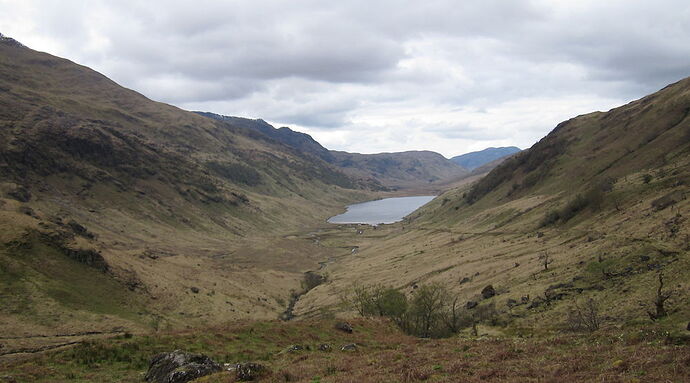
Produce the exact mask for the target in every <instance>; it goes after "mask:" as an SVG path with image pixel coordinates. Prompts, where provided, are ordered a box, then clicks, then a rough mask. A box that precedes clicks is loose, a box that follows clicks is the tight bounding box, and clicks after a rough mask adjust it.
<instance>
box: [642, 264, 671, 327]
mask: <svg viewBox="0 0 690 383" xmlns="http://www.w3.org/2000/svg"><path fill="white" fill-rule="evenodd" d="M672 295H673V291H664V273H663V272H661V271H659V286H658V287H657V289H656V297H655V298H654V311H651V310H647V315H649V318H650V319H651V320H657V319H661V318H663V317H665V316H667V315H668V312H667V311H666V306H665V305H666V301H667V300H668V299H669V298H671V296H672Z"/></svg>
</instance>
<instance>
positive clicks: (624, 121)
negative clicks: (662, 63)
mask: <svg viewBox="0 0 690 383" xmlns="http://www.w3.org/2000/svg"><path fill="white" fill-rule="evenodd" d="M689 111H690V79H685V80H682V81H680V82H678V83H675V84H672V85H669V86H668V87H666V88H664V89H662V90H660V91H659V92H657V93H654V94H652V95H650V96H647V97H644V98H642V99H640V100H638V101H634V102H632V103H630V104H628V105H624V106H621V107H619V108H616V109H613V110H611V111H609V112H595V113H591V114H587V115H583V116H579V117H576V118H573V119H571V120H568V121H566V122H563V123H561V124H559V125H558V126H557V127H556V128H555V129H554V130H553V131H552V132H551V133H550V134H549V135H547V136H546V137H544V138H543V139H542V140H541V141H540V142H538V143H537V144H535V145H534V146H533V147H532V148H530V149H528V150H526V151H524V152H521V153H519V154H517V155H515V156H513V157H512V158H510V159H508V160H507V161H505V162H503V163H502V164H501V165H499V166H498V167H497V168H495V169H494V170H493V171H491V172H490V173H489V174H488V175H487V176H486V177H484V178H482V179H481V180H479V181H477V182H476V183H474V184H473V185H465V186H463V187H460V188H457V189H454V190H451V191H448V192H446V193H444V194H442V195H441V196H439V197H437V198H436V199H435V200H434V201H432V202H431V203H430V204H428V205H426V207H424V208H423V209H421V210H420V211H417V212H415V213H413V214H412V215H411V216H410V217H408V220H407V221H406V222H405V223H402V224H394V225H386V227H379V228H377V230H364V233H363V234H360V235H358V234H356V233H355V229H354V228H347V227H342V229H341V230H342V231H341V232H340V233H339V234H337V238H338V241H339V242H340V243H342V242H345V243H348V244H350V245H351V246H353V247H355V246H356V247H357V254H356V255H353V256H351V257H347V258H342V259H341V260H340V261H339V262H336V263H334V264H332V265H329V267H328V268H327V269H326V271H327V272H328V273H329V275H330V277H331V280H332V282H331V283H330V284H326V285H324V286H319V287H318V288H316V289H314V290H313V291H310V292H309V293H308V294H307V295H306V296H304V297H303V298H302V299H301V300H300V302H299V304H298V305H297V307H296V313H297V314H298V315H302V316H307V317H308V316H313V315H315V313H316V312H317V311H316V308H320V309H319V310H321V311H323V310H324V309H323V307H329V308H330V309H331V310H333V311H334V312H339V310H342V308H339V307H341V306H339V303H338V302H339V299H338V298H337V297H338V295H339V294H342V291H348V290H351V289H352V286H366V285H374V284H382V285H383V286H392V287H393V288H395V289H398V291H401V292H403V293H405V294H406V295H407V296H409V297H413V296H414V291H415V288H416V287H418V286H422V285H425V284H430V283H433V282H438V283H441V284H442V285H443V286H447V288H448V289H450V290H451V293H452V294H453V295H454V296H456V297H457V298H458V301H459V302H460V303H461V305H462V307H463V312H466V313H468V315H470V314H472V313H473V311H472V309H473V307H474V305H475V304H479V307H480V308H481V307H484V306H486V307H495V308H496V309H497V310H498V311H499V312H500V313H502V314H501V315H504V317H503V318H504V319H503V320H505V321H506V323H508V325H507V326H508V328H511V329H516V328H532V329H535V328H538V329H552V330H558V329H563V328H566V327H567V326H568V323H567V320H568V319H567V318H568V313H569V312H571V310H573V309H574V308H575V307H577V305H579V307H582V305H583V304H584V303H585V302H588V301H589V299H592V302H594V304H595V305H596V306H597V308H598V312H599V315H600V316H601V318H602V321H603V323H604V325H603V326H606V327H607V328H636V327H637V326H648V325H651V324H656V325H660V326H662V327H663V328H665V329H666V330H667V331H671V332H676V333H677V332H685V331H686V330H685V329H686V326H687V325H688V317H689V316H690V311H688V310H689V308H688V305H687V304H685V303H684V302H687V301H688V299H689V297H690V285H689V281H690V274H688V270H690V228H689V227H688V221H687V216H688V214H690V213H689V212H690V199H688V198H687V196H688V191H689V188H688V184H689V183H690V171H689V170H688V169H690V119H689V118H688V112H689ZM322 243H328V242H327V241H326V240H322ZM660 274H661V277H660V276H659V275H660ZM659 278H662V279H663V286H662V289H661V290H659ZM489 285H490V286H492V287H493V290H494V291H495V294H496V295H495V296H489V297H488V298H487V297H483V295H482V293H481V292H482V291H483V290H484V289H485V288H486V287H487V286H489ZM658 291H661V292H662V294H663V295H664V296H665V295H667V294H668V296H670V298H669V299H668V300H667V301H666V305H667V306H666V307H667V308H668V309H669V310H668V312H669V314H668V315H667V316H663V317H662V318H660V319H659V320H658V321H651V320H650V315H651V314H648V311H649V312H651V313H654V312H655V311H654V301H655V299H656V298H655V296H657V294H658ZM468 302H470V303H468ZM466 303H467V307H469V309H465V308H464V307H465V304H466ZM463 315H464V314H463ZM654 315H656V314H654ZM499 331H506V330H505V328H504V329H502V330H499ZM509 331H512V330H509Z"/></svg>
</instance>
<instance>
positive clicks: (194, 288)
mask: <svg viewBox="0 0 690 383" xmlns="http://www.w3.org/2000/svg"><path fill="white" fill-rule="evenodd" d="M189 289H190V290H192V292H193V293H194V294H199V288H198V287H194V286H192V287H190V288H189Z"/></svg>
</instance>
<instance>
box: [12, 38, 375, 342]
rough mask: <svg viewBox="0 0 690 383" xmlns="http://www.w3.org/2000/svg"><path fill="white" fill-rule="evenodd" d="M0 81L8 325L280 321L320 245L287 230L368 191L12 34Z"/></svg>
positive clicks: (287, 150)
mask: <svg viewBox="0 0 690 383" xmlns="http://www.w3.org/2000/svg"><path fill="white" fill-rule="evenodd" d="M0 90H1V91H0V227H2V230H1V231H0V273H1V274H2V276H3V278H2V279H0V288H1V289H2V291H3V293H2V295H1V296H0V299H1V301H0V306H1V307H2V310H1V311H0V319H1V320H0V322H1V323H2V325H0V327H2V328H0V331H2V332H5V331H12V332H15V333H27V334H30V333H35V332H40V333H55V331H56V330H59V331H66V332H72V331H73V330H75V329H79V328H92V327H99V331H100V330H104V329H107V330H109V329H111V328H112V327H120V326H122V325H123V323H129V325H130V326H134V327H137V328H144V327H148V328H151V327H162V326H172V327H179V326H189V325H193V324H195V323H208V322H209V321H211V322H215V321H223V320H227V319H231V318H241V317H253V318H256V317H259V318H261V317H263V318H275V317H276V316H277V315H278V314H279V313H280V312H282V311H283V310H284V308H285V306H286V304H287V303H286V301H287V300H288V299H289V296H290V290H292V289H299V288H300V281H301V279H302V272H304V271H306V270H309V269H313V268H315V267H318V261H319V260H320V255H321V253H320V250H319V249H314V250H311V248H310V247H309V246H310V245H309V244H308V243H303V242H299V243H295V242H290V241H288V242H286V241H285V240H284V239H283V238H282V236H284V235H286V234H288V233H289V232H292V231H295V230H308V228H310V227H312V226H313V225H314V224H318V222H320V221H323V220H325V219H326V218H327V217H328V216H330V215H333V214H335V213H337V212H338V211H340V209H342V206H343V205H346V204H348V203H351V202H353V201H356V200H361V199H365V198H368V196H369V195H371V192H370V191H367V190H366V189H362V185H359V184H358V181H357V180H355V179H353V178H352V177H349V176H347V175H346V174H344V173H342V172H340V171H339V170H338V169H336V168H335V167H333V166H332V165H330V164H328V163H326V162H324V161H322V160H318V159H315V158H313V157H312V156H309V155H307V154H305V153H302V152H299V151H297V150H295V149H294V148H291V147H289V146H286V145H284V144H282V143H280V142H277V141H275V140H271V139H269V138H267V137H266V136H265V135H262V134H260V133H257V132H255V131H253V130H251V129H246V128H243V127H241V126H235V125H233V124H230V123H226V122H221V121H215V120H212V119H208V118H205V117H202V116H199V115H197V114H195V113H190V112H186V111H183V110H180V109H178V108H175V107H173V106H170V105H166V104H162V103H158V102H154V101H151V100H149V99H147V98H146V97H144V96H142V95H140V94H138V93H136V92H133V91H131V90H128V89H125V88H122V87H120V86H119V85H117V84H116V83H114V82H112V81H110V80H109V79H107V78H106V77H104V76H103V75H101V74H99V73H97V72H94V71H92V70H90V69H88V68H86V67H83V66H80V65H77V64H75V63H72V62H70V61H68V60H65V59H61V58H57V57H54V56H51V55H48V54H45V53H40V52H36V51H33V50H31V49H29V48H26V47H24V46H22V45H20V44H18V43H16V42H15V41H14V40H11V39H3V40H2V41H0ZM287 259H289V262H286V260H287ZM47 265H50V266H47ZM94 265H95V266H96V267H94ZM89 286H96V287H95V288H90V287H89ZM192 288H193V289H192ZM109 292H111V293H109ZM256 302H260V303H259V304H258V305H257V304H256ZM46 318H53V319H51V320H48V319H46Z"/></svg>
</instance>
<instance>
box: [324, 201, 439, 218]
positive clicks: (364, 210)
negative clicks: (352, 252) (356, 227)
mask: <svg viewBox="0 0 690 383" xmlns="http://www.w3.org/2000/svg"><path fill="white" fill-rule="evenodd" d="M434 197H436V196H433V195H423V196H415V197H396V198H384V199H379V200H376V201H368V202H362V203H358V204H354V205H350V206H348V207H347V211H346V212H345V213H343V214H340V215H336V216H335V217H331V218H330V219H329V220H328V222H330V223H365V224H369V225H377V224H380V223H394V222H398V221H402V219H403V218H404V217H405V216H406V215H408V214H410V213H412V212H413V211H415V210H417V209H418V208H420V207H421V206H422V205H424V204H426V203H427V202H429V201H431V200H432V199H434Z"/></svg>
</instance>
